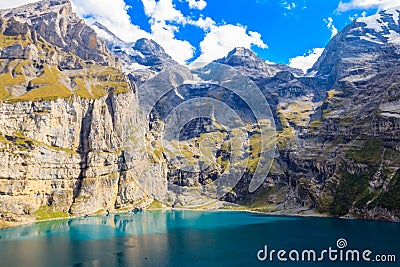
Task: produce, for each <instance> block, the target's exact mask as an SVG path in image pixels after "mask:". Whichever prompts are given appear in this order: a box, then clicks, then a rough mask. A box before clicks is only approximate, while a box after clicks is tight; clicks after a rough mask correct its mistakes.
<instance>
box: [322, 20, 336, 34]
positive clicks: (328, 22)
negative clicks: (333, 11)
mask: <svg viewBox="0 0 400 267" xmlns="http://www.w3.org/2000/svg"><path fill="white" fill-rule="evenodd" d="M324 22H325V23H326V27H327V28H328V30H330V31H331V38H332V37H333V36H335V35H336V34H337V33H338V29H337V28H336V27H335V25H333V19H332V18H331V17H329V18H327V19H324Z"/></svg>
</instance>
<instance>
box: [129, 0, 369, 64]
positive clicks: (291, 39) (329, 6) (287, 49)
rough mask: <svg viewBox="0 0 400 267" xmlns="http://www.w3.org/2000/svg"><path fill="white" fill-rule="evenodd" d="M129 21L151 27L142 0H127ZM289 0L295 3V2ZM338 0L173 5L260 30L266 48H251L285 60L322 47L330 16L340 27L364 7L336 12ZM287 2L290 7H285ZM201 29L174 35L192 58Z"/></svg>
mask: <svg viewBox="0 0 400 267" xmlns="http://www.w3.org/2000/svg"><path fill="white" fill-rule="evenodd" d="M126 3H127V4H128V5H130V6H132V8H131V9H129V11H128V12H129V14H130V15H131V18H132V22H133V23H134V24H137V25H140V26H141V28H142V29H145V30H146V31H150V24H149V18H148V17H147V16H146V15H145V13H144V8H143V4H142V1H141V0H127V1H126ZM228 3H229V4H228ZM292 3H295V4H294V5H293V4H292ZM338 4H339V2H338V1H334V0H323V1H321V0H296V1H291V2H290V4H289V3H288V2H283V1H282V2H281V1H277V0H258V1H257V0H233V1H222V0H209V1H207V6H206V7H205V8H204V9H203V10H196V9H189V7H188V5H187V3H185V2H179V1H175V5H176V8H177V9H179V10H181V12H182V13H183V14H184V15H187V16H191V17H193V18H198V17H200V16H203V17H210V18H212V19H213V20H214V21H215V22H216V23H217V24H220V25H222V24H224V23H227V24H233V25H237V24H240V25H243V26H246V27H247V29H248V30H251V31H256V32H258V33H260V34H261V40H263V41H264V43H265V44H266V45H268V48H260V47H257V46H256V45H252V46H251V47H252V49H253V50H254V51H255V52H256V53H257V54H258V55H259V56H260V57H262V58H264V59H266V60H269V61H272V62H277V63H278V62H279V63H284V64H287V63H289V59H290V58H293V57H296V56H299V55H303V54H304V53H306V52H307V51H308V50H311V49H313V48H316V47H325V45H326V44H327V43H328V41H329V40H330V38H331V35H332V32H331V30H329V29H328V27H327V20H328V18H329V17H331V18H332V20H333V25H334V26H335V27H336V28H337V29H338V30H340V29H342V28H343V27H345V26H346V25H347V24H349V23H350V22H351V19H350V17H353V16H354V15H356V14H358V15H361V13H362V11H363V10H349V11H347V12H340V13H339V12H335V10H336V9H337V7H338ZM289 5H290V10H289V9H288V8H289ZM366 12H367V14H373V13H376V8H372V9H367V10H366ZM204 35H205V33H204V31H203V30H201V29H199V28H198V27H196V26H194V25H185V26H182V27H181V28H180V30H179V32H177V34H176V37H177V38H179V39H182V40H188V41H189V42H190V43H191V44H192V45H193V46H194V47H195V48H196V51H195V55H194V58H196V57H198V56H199V55H200V53H201V51H200V47H199V44H200V42H201V41H202V40H203V38H204Z"/></svg>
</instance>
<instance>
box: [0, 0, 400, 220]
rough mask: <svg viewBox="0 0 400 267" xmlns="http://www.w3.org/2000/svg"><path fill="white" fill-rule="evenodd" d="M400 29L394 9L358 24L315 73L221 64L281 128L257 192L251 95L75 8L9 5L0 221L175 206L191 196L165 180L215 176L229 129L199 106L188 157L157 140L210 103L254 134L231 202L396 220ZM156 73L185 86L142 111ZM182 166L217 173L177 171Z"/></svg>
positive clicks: (241, 57) (233, 61) (1, 55)
mask: <svg viewBox="0 0 400 267" xmlns="http://www.w3.org/2000/svg"><path fill="white" fill-rule="evenodd" d="M399 23H400V22H399V11H398V10H397V9H391V10H388V11H384V12H380V13H379V14H377V15H374V16H372V17H367V18H361V19H358V20H356V21H354V22H353V23H352V24H350V25H349V26H347V27H346V28H345V29H344V30H343V31H341V32H340V33H338V34H337V35H336V36H335V37H334V38H333V39H332V40H331V41H330V43H329V44H328V45H327V47H326V49H325V51H324V52H323V54H322V56H321V57H320V59H319V60H318V61H317V62H316V63H315V65H314V66H313V68H312V69H311V70H310V71H309V72H308V73H307V74H303V73H302V72H301V71H300V70H297V69H293V68H290V67H288V66H284V65H276V64H268V63H266V62H265V61H264V60H263V59H260V58H258V57H257V56H256V55H255V54H254V52H252V51H251V50H247V49H244V48H236V49H234V50H233V51H231V52H230V53H229V54H228V55H227V56H226V57H224V58H222V59H220V60H217V62H218V63H222V64H226V65H229V66H231V67H233V68H234V69H237V70H239V71H240V72H241V73H242V74H243V76H246V77H248V78H250V79H251V80H252V81H253V82H254V83H255V84H256V85H257V86H258V88H259V89H260V91H261V92H262V94H263V95H264V96H265V98H266V99H267V101H268V103H269V105H270V108H271V111H272V116H273V118H274V120H275V125H276V128H277V131H276V133H275V132H274V133H273V134H274V135H276V136H274V137H275V138H276V142H277V143H276V147H277V148H276V150H277V151H276V156H275V158H274V160H273V163H272V167H271V171H270V172H269V174H268V177H266V180H265V182H264V183H263V184H262V186H261V187H260V188H259V189H258V190H257V191H255V192H254V193H249V192H248V191H249V190H248V189H249V184H250V180H251V177H252V174H253V173H254V172H255V171H256V170H255V166H257V163H258V160H259V157H260V153H261V147H260V142H261V140H260V138H261V136H260V129H259V128H257V125H255V123H254V120H255V119H254V116H253V115H254V114H253V113H254V110H251V108H249V106H247V105H246V103H244V102H243V99H240V98H238V97H237V96H236V95H235V94H233V93H232V92H228V91H227V90H226V88H224V87H219V86H216V85H207V84H204V83H201V82H200V83H198V84H186V83H185V81H186V80H190V79H194V78H196V79H200V78H199V75H198V74H199V73H197V74H196V75H197V76H196V75H194V74H193V73H191V72H190V71H189V69H188V68H186V67H185V66H178V67H176V68H175V73H173V74H172V73H171V72H169V69H170V67H172V66H176V65H177V63H176V62H175V61H173V60H172V58H171V57H170V56H169V55H167V54H166V53H165V51H164V50H163V48H162V47H161V46H159V45H158V44H157V43H156V42H154V41H152V40H147V39H140V40H137V41H136V42H134V43H126V42H123V41H122V40H120V39H118V38H117V37H116V36H115V35H114V34H113V33H111V32H110V31H109V30H107V29H106V28H105V27H104V26H102V25H101V24H99V23H95V24H93V25H91V26H88V25H86V24H85V22H84V21H83V20H82V19H80V18H78V17H77V16H76V15H75V14H74V13H73V12H72V8H71V5H70V3H69V1H51V0H45V1H41V2H38V3H34V4H30V5H26V6H23V7H20V8H17V9H11V10H1V11H0V114H2V116H1V118H0V119H1V123H0V125H1V126H0V159H1V160H0V173H1V174H0V181H1V183H0V216H1V218H2V219H3V220H20V219H21V218H24V219H26V220H34V219H36V218H39V219H43V218H51V217H60V216H67V215H68V213H73V214H85V213H95V212H101V211H104V210H106V209H110V210H112V209H129V208H131V207H133V206H135V205H143V206H145V205H147V204H148V203H149V202H151V201H152V200H153V197H154V196H162V198H163V197H165V195H167V196H168V197H170V203H171V204H176V205H184V204H185V203H187V202H188V201H190V200H193V199H190V198H189V197H188V196H186V195H184V194H183V195H180V196H179V197H177V196H174V195H172V193H170V192H169V191H168V188H167V182H168V181H169V182H170V183H171V184H173V185H176V186H183V187H186V188H190V187H193V186H197V185H199V184H200V185H207V184H209V183H212V182H213V181H215V180H216V179H218V177H220V176H221V175H222V174H223V173H224V171H225V170H226V169H227V168H228V166H229V158H230V156H231V154H232V146H231V140H230V139H229V138H230V136H229V134H228V130H229V129H226V128H224V127H223V125H222V124H218V122H217V121H216V117H215V116H214V111H215V109H214V108H212V109H210V108H209V107H208V106H206V105H203V104H202V103H196V105H193V106H186V107H184V108H182V109H180V110H178V111H177V112H175V113H174V114H173V116H176V117H179V116H181V117H184V116H186V115H187V114H190V112H193V111H199V110H201V109H203V110H202V111H203V113H202V114H206V115H207V116H204V118H203V117H201V118H197V119H193V120H190V121H187V122H186V124H185V125H184V126H183V130H182V131H178V130H179V129H172V130H171V131H173V130H176V131H178V132H177V133H176V136H177V139H179V140H178V141H180V140H181V139H182V141H183V142H184V143H183V144H178V143H175V142H174V141H176V140H169V141H171V147H172V148H171V149H172V150H173V149H175V150H173V151H179V153H180V154H179V155H178V154H174V153H172V152H171V151H170V152H168V151H167V150H166V149H165V148H164V147H162V143H161V141H160V131H161V130H162V129H161V128H162V127H161V126H162V123H163V121H164V120H165V119H167V118H168V115H169V114H170V113H171V111H172V110H174V107H175V106H179V105H180V104H182V103H184V102H190V101H191V100H193V99H195V98H199V97H209V98H213V99H215V100H218V101H220V102H223V103H224V104H226V106H227V108H229V109H231V110H234V111H235V113H236V115H238V117H239V119H242V120H243V121H244V122H245V123H246V125H244V126H241V127H238V129H236V130H237V132H240V133H245V134H246V135H248V137H249V142H248V143H247V144H246V145H245V146H244V148H245V153H243V154H241V155H240V160H241V161H240V163H242V162H246V164H247V165H246V166H244V167H246V170H245V172H244V175H243V177H242V179H241V181H240V182H239V183H238V184H237V185H236V187H235V188H234V189H233V190H231V191H230V192H229V193H228V194H227V195H226V196H225V197H223V200H226V201H229V202H234V203H238V204H242V205H246V206H247V207H249V208H252V209H255V210H260V211H275V212H277V213H282V214H287V213H299V212H305V213H307V212H311V211H318V212H324V213H330V214H332V215H338V216H342V215H349V214H350V215H352V216H358V217H361V218H367V219H377V220H391V221H399V217H400V206H399V203H400V171H399V170H400V146H399V141H400V93H399V92H400V82H399V80H400V64H399V62H400V27H399ZM204 70H207V69H206V68H205V69H204ZM205 72H206V71H205ZM159 73H162V74H164V76H165V77H170V78H171V79H172V80H174V79H175V80H174V81H173V82H169V83H162V82H160V83H159V84H158V85H159V87H157V86H156V87H157V88H156V90H158V89H160V90H161V89H162V88H161V87H162V86H165V85H168V86H169V87H168V88H167V89H168V90H167V91H168V93H167V94H165V95H163V97H161V98H160V99H158V102H156V103H155V106H154V107H153V110H152V111H153V112H152V113H151V114H150V116H145V114H143V110H145V107H144V106H142V105H141V104H140V103H139V101H138V96H139V98H140V96H142V95H146V93H147V95H148V96H150V97H153V96H157V93H158V92H157V91H152V92H143V91H141V90H145V89H146V86H144V87H143V86H142V87H140V88H138V86H140V85H142V84H144V83H145V82H146V81H149V79H150V78H152V77H155V76H156V75H158V74H159ZM225 74H226V76H227V77H229V73H225ZM222 75H224V73H223V74H222ZM195 76H196V77H195ZM150 84H151V82H150ZM171 84H172V85H174V86H170V85H171ZM156 85H157V83H156ZM175 85H176V86H175ZM164 89H165V88H164ZM216 107H218V106H216ZM127 110H128V112H127ZM129 111H131V112H129ZM199 114H200V113H199ZM147 115H148V114H147ZM224 115H225V114H224ZM217 118H218V116H217ZM224 118H225V119H226V120H227V121H228V119H227V116H225V117H224ZM232 118H233V117H232ZM269 123H271V124H273V123H272V119H271V121H270V122H269ZM239 128H240V129H239ZM174 133H175V132H174ZM271 133H272V132H271ZM173 136H175V135H173ZM207 142H211V144H212V149H210V148H211V147H210V145H209V143H207ZM173 146H176V147H173ZM181 157H186V158H189V159H193V160H194V161H198V160H199V159H201V161H202V163H203V164H204V165H207V164H208V165H207V166H208V167H209V168H204V169H201V171H199V172H197V173H195V174H194V173H193V172H191V171H184V170H180V169H179V168H176V166H177V165H176V162H180V160H181ZM241 167H242V166H241ZM169 194H171V195H169Z"/></svg>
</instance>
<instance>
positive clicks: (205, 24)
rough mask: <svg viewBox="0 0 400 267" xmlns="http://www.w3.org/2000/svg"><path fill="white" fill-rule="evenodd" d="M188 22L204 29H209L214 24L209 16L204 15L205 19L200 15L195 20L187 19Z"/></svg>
mask: <svg viewBox="0 0 400 267" xmlns="http://www.w3.org/2000/svg"><path fill="white" fill-rule="evenodd" d="M189 23H190V24H192V25H195V26H197V27H199V28H200V29H202V30H204V31H208V30H210V29H211V27H212V26H214V25H215V24H216V23H215V21H214V20H213V19H212V18H210V17H206V18H205V19H204V18H202V17H201V18H199V19H198V20H196V21H189Z"/></svg>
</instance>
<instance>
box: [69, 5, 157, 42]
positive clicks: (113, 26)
mask: <svg viewBox="0 0 400 267" xmlns="http://www.w3.org/2000/svg"><path fill="white" fill-rule="evenodd" d="M72 5H73V7H74V10H75V12H77V13H78V15H79V16H81V17H90V18H91V19H89V20H88V21H89V22H90V21H93V20H95V21H99V22H100V23H101V24H103V25H104V26H106V27H107V28H108V29H109V30H110V31H111V32H113V33H114V34H115V35H117V36H118V37H119V38H121V39H122V40H124V41H127V42H133V41H136V40H137V39H140V38H151V35H150V34H149V33H147V32H146V31H144V30H142V29H140V27H139V26H137V25H133V24H132V23H131V21H130V17H129V15H128V13H127V11H128V9H129V8H130V7H129V6H127V5H126V4H125V2H124V1H123V0H102V1H98V0H72Z"/></svg>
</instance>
